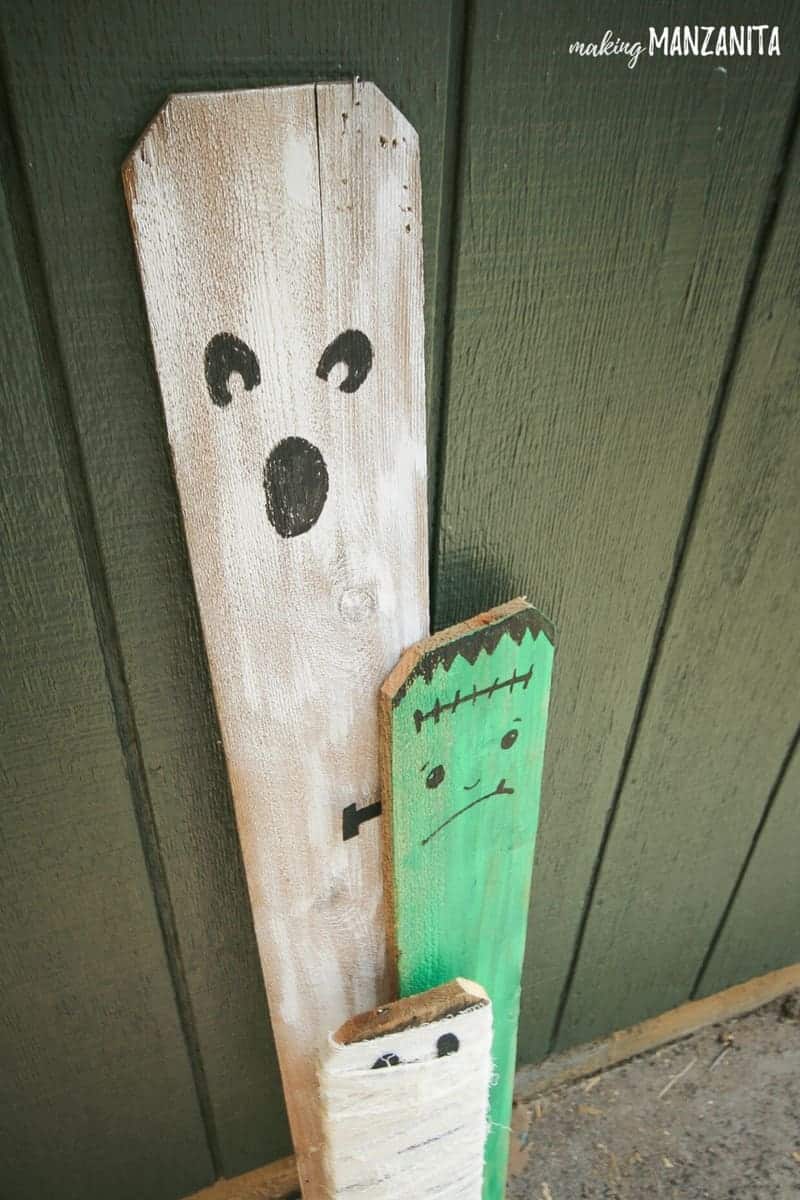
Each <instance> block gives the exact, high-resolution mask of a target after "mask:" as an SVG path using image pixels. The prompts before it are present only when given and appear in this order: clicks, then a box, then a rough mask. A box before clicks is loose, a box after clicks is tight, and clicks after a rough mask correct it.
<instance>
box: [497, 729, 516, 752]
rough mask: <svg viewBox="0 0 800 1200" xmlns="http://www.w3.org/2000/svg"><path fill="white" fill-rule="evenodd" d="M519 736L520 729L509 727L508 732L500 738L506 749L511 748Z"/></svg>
mask: <svg viewBox="0 0 800 1200" xmlns="http://www.w3.org/2000/svg"><path fill="white" fill-rule="evenodd" d="M518 737H519V730H518V729H509V731H508V733H504V734H503V736H502V738H501V739H500V745H501V746H502V747H503V749H504V750H510V749H511V747H512V746H513V745H514V742H515V741H516V740H517V738H518Z"/></svg>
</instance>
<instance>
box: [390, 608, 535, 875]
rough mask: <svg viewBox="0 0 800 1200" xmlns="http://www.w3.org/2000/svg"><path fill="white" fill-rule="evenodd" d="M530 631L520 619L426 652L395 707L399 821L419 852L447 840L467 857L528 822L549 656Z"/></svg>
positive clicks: (531, 812) (532, 807)
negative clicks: (492, 837)
mask: <svg viewBox="0 0 800 1200" xmlns="http://www.w3.org/2000/svg"><path fill="white" fill-rule="evenodd" d="M537 634H538V630H536V629H534V628H530V627H528V626H526V625H525V624H524V623H523V622H522V621H520V620H517V621H516V622H512V621H507V622H503V623H501V624H500V625H499V626H489V627H488V628H486V629H480V630H477V631H474V632H472V633H470V634H468V635H467V636H466V637H464V638H462V639H458V640H457V641H455V642H453V643H450V644H448V645H447V646H446V647H443V648H442V650H440V651H439V652H437V651H433V652H431V654H430V656H429V658H427V659H423V660H421V663H420V669H419V670H418V671H417V672H415V673H414V675H413V676H412V677H411V678H410V679H409V681H408V684H407V686H406V688H405V689H404V693H403V694H402V696H400V698H399V701H398V702H397V703H396V715H395V755H397V753H398V750H399V752H400V755H401V757H402V760H403V766H404V775H405V779H406V781H407V784H406V786H407V787H408V790H409V792H410V795H409V796H408V797H407V798H406V800H405V804H404V812H403V814H399V813H397V814H396V816H397V817H398V818H399V819H401V820H402V822H403V824H404V826H405V825H406V822H407V821H408V822H410V823H411V825H413V830H414V835H415V836H414V838H413V844H414V845H415V846H416V847H419V848H420V849H423V848H426V847H430V848H431V849H433V848H434V846H436V844H437V843H440V842H441V841H442V840H443V839H447V840H449V841H451V842H452V841H455V842H456V843H457V844H460V845H461V847H462V848H463V850H464V852H465V853H467V852H468V851H469V849H470V845H471V843H472V842H473V841H474V839H475V837H476V836H478V837H479V836H480V831H481V830H485V829H486V828H487V827H490V828H491V830H492V831H493V832H499V834H500V836H501V838H505V839H506V840H508V838H511V840H512V841H513V839H514V835H515V832H516V831H520V832H521V831H522V829H523V828H524V827H526V826H528V825H529V823H530V821H533V824H534V825H535V820H536V809H537V806H538V795H537V792H538V789H537V788H533V789H532V787H531V785H532V782H533V780H534V779H535V778H536V777H537V774H538V772H537V762H539V761H540V759H541V753H542V749H543V747H542V741H543V728H544V716H545V715H546V705H547V685H548V683H549V654H548V650H549V649H550V645H549V642H548V641H547V639H546V638H544V637H541V636H539V637H537V636H536V635H537ZM543 656H544V658H543ZM537 660H538V661H537ZM395 761H397V759H395ZM412 797H413V799H412ZM406 806H408V807H406ZM412 807H413V812H412V811H411V808H412ZM487 823H488V825H487ZM408 832H409V834H410V832H411V829H410V828H408ZM436 848H437V850H440V847H438V846H436ZM409 849H410V846H409ZM442 852H443V851H442Z"/></svg>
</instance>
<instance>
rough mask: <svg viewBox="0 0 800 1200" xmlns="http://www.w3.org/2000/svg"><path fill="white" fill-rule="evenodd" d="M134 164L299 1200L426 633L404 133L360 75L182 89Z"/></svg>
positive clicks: (353, 989) (357, 992)
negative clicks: (391, 738) (392, 672)
mask: <svg viewBox="0 0 800 1200" xmlns="http://www.w3.org/2000/svg"><path fill="white" fill-rule="evenodd" d="M123 175H124V182H125V188H126V194H127V197H128V204H129V210H130V217H131V224H132V228H133V232H134V239H135V242H136V247H137V253H138V258H139V266H140V271H141V277H142V284H143V288H144V293H145V297H146V302H147V310H148V317H149V321H150V330H151V337H152V342H153V349H154V354H155V361H156V367H157V371H158V376H159V382H160V387H161V393H162V397H163V402H164V410H165V414H166V421H167V430H168V436H169V443H170V447H171V450H172V456H173V461H174V468H175V476H176V482H177V486H178V491H179V494H180V501H181V507H182V511H183V517H184V524H185V530H186V540H187V543H188V548H189V554H190V558H191V564H192V572H193V575H194V581H195V588H196V593H197V602H198V607H199V611H200V616H201V620H202V625H203V632H204V637H205V643H206V649H207V653H208V658H209V665H210V670H211V677H212V683H213V688H214V696H215V700H216V705H217V712H218V715H219V722H220V727H221V731H222V738H223V743H224V747H225V754H226V759H227V764H228V770H229V773H230V778H231V785H232V791H233V797H234V804H235V808H236V817H237V822H238V827H239V832H240V838H241V843H242V850H243V855H244V861H245V868H246V872H247V879H248V885H249V889H250V895H251V901H252V906H253V915H254V921H255V928H256V936H257V939H258V945H259V952H260V956H261V961H262V966H263V970H264V977H265V981H266V986H267V991H268V996H269V1003H270V1012H271V1017H272V1023H273V1027H274V1030H275V1037H276V1042H277V1046H278V1052H279V1057H280V1063H281V1071H282V1075H283V1080H284V1087H285V1091H286V1099H287V1106H288V1110H289V1117H290V1121H291V1125H292V1133H293V1137H294V1141H295V1146H296V1149H297V1152H298V1158H299V1167H300V1177H301V1181H302V1184H303V1191H304V1195H305V1196H306V1197H309V1196H316V1195H319V1194H320V1188H321V1186H322V1180H321V1166H320V1161H321V1158H320V1147H321V1138H320V1127H319V1107H318V1099H317V1086H316V1065H317V1058H318V1054H319V1052H320V1050H321V1047H322V1045H323V1042H324V1038H325V1036H326V1034H327V1033H328V1031H330V1030H331V1029H333V1028H336V1026H337V1025H339V1024H341V1022H342V1021H343V1020H344V1019H345V1018H346V1017H348V1016H349V1015H350V1014H352V1013H354V1012H359V1011H362V1010H364V1009H367V1008H370V1007H372V1006H374V1005H375V1004H376V1003H380V1002H382V1001H384V1000H386V999H387V998H388V996H387V980H388V976H387V971H386V957H385V942H384V937H385V934H384V915H383V909H382V880H381V869H380V838H379V829H378V826H379V824H380V821H379V820H375V819H372V814H374V811H375V805H376V803H377V800H378V779H377V717H376V712H377V704H376V700H377V690H378V687H379V685H380V683H381V681H382V679H383V678H384V677H385V675H386V674H387V673H388V671H389V669H390V668H391V667H392V666H393V665H394V663H395V661H396V659H397V657H398V655H399V654H400V652H401V651H402V650H403V649H404V648H405V647H407V646H409V645H411V644H412V643H413V642H415V641H417V640H418V639H419V638H420V637H422V636H424V634H425V633H426V631H427V553H426V512H425V433H424V429H425V425H424V421H425V417H424V367H423V321H422V251H421V220H420V181H419V158H418V146H417V139H416V135H415V133H414V131H413V130H412V129H411V127H410V126H409V125H408V123H407V122H406V121H405V119H404V118H403V117H402V116H401V115H400V114H399V113H398V112H397V111H396V110H395V109H394V108H393V107H392V105H391V104H390V103H389V102H388V101H387V100H386V98H385V97H384V96H383V95H382V94H381V93H380V92H379V91H378V90H377V88H375V87H374V86H373V85H371V84H362V83H358V82H355V83H344V84H320V85H316V86H314V85H309V86H304V87H288V88H271V89H263V90H254V91H243V92H227V93H217V94H197V95H176V96H173V97H171V98H170V100H168V102H167V103H166V105H165V106H164V108H163V109H162V110H161V112H160V113H159V114H158V116H157V117H156V118H155V120H154V121H153V122H152V124H151V125H150V126H149V128H148V129H147V130H146V132H145V134H144V135H143V137H142V139H141V141H140V142H139V144H138V145H137V146H136V148H135V149H134V151H133V152H132V154H131V155H130V157H129V159H128V160H127V162H126V164H125V168H124V172H123ZM342 335H345V336H342ZM326 351H327V353H326ZM341 357H345V358H348V359H349V366H345V365H343V364H342V363H338V365H335V364H334V363H333V360H335V359H337V358H341ZM326 376H327V378H326ZM344 834H349V835H350V836H348V837H345V836H344Z"/></svg>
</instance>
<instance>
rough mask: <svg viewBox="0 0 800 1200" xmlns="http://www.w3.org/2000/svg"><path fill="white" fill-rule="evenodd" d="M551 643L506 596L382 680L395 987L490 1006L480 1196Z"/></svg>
mask: <svg viewBox="0 0 800 1200" xmlns="http://www.w3.org/2000/svg"><path fill="white" fill-rule="evenodd" d="M553 642H554V635H553V630H552V627H551V626H550V624H549V622H548V621H547V620H545V619H544V618H543V617H542V616H541V615H540V614H539V613H538V612H536V610H535V609H534V608H532V607H531V606H530V605H529V604H528V603H527V602H526V601H525V600H513V601H510V602H509V603H507V604H504V605H501V606H500V607H499V608H495V609H493V610H491V611H490V612H485V613H481V614H479V615H478V616H476V617H472V618H470V619H469V620H467V621H464V622H463V623H462V624H460V625H456V626H455V627H453V628H450V629H447V630H444V631H443V632H441V633H439V634H436V635H435V636H434V637H432V638H429V639H427V640H426V641H423V642H421V643H419V645H417V646H414V647H412V648H411V649H410V650H408V651H406V653H405V654H404V655H403V657H402V658H401V659H400V662H399V663H398V664H397V666H396V667H395V669H394V670H393V671H392V673H391V675H390V676H389V678H388V679H387V680H386V683H385V684H384V685H383V687H382V688H381V708H380V712H381V744H380V750H381V790H382V794H383V797H384V807H385V823H384V838H385V842H386V861H387V872H389V873H390V882H389V883H388V884H387V888H388V893H387V894H388V896H389V898H390V904H389V910H390V920H391V923H392V928H391V934H392V936H391V938H390V943H391V945H392V950H393V959H394V963H395V969H396V973H397V979H398V984H399V993H400V995H401V996H411V995H414V994H415V993H418V992H420V991H422V990H424V989H427V988H430V987H436V986H438V985H439V984H441V983H445V982H446V981H447V980H448V979H450V978H451V977H452V975H453V972H454V970H456V969H458V970H463V971H464V972H465V974H467V975H469V976H470V977H471V978H474V979H475V981H476V982H477V983H479V984H480V985H481V986H482V987H484V988H485V989H486V991H487V992H488V994H489V997H490V999H491V1001H492V1008H493V1036H492V1060H493V1062H494V1067H495V1072H496V1077H495V1079H494V1081H493V1083H492V1088H491V1094H490V1124H491V1128H490V1130H489V1134H488V1136H487V1140H486V1151H485V1171H484V1179H483V1195H484V1198H485V1200H500V1198H501V1197H502V1196H504V1195H505V1184H506V1172H507V1167H508V1153H509V1128H510V1125H511V1105H512V1099H513V1089H514V1067H515V1062H516V1046H517V1024H518V1020H519V996H520V976H521V973H522V959H523V955H524V953H525V917H526V914H527V911H528V899H529V896H530V887H531V865H532V862H533V850H534V845H535V842H536V830H537V827H538V823H539V795H540V789H541V781H542V764H543V759H544V749H545V733H546V730H547V710H548V704H549V699H550V679H551V674H552V666H553ZM455 964H459V966H458V967H456V965H455Z"/></svg>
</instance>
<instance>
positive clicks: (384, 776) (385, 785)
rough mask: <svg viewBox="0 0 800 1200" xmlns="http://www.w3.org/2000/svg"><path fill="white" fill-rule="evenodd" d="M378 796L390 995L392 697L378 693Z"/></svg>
mask: <svg viewBox="0 0 800 1200" xmlns="http://www.w3.org/2000/svg"><path fill="white" fill-rule="evenodd" d="M378 792H379V795H380V800H381V874H382V876H383V913H384V924H385V926H386V966H387V972H388V984H389V994H390V995H391V996H396V995H397V993H398V992H399V990H400V973H399V970H398V963H397V925H396V922H395V917H394V914H395V890H394V853H393V846H392V823H393V821H392V818H393V795H392V697H391V696H390V695H386V694H384V690H383V688H381V690H380V692H379V693H378Z"/></svg>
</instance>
